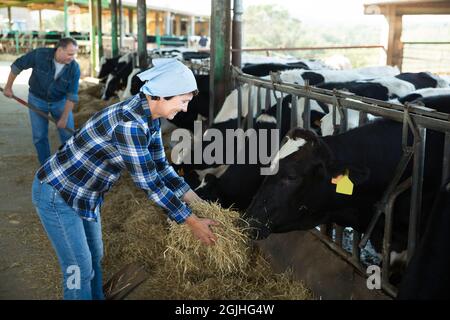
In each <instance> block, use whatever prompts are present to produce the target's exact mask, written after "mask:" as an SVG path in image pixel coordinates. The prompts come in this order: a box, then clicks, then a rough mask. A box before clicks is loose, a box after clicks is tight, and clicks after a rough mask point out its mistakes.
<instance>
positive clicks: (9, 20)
mask: <svg viewBox="0 0 450 320" xmlns="http://www.w3.org/2000/svg"><path fill="white" fill-rule="evenodd" d="M39 22H40V23H42V16H41V10H39ZM12 26H13V22H12V14H11V6H8V30H9V31H12ZM39 26H40V27H41V25H39ZM39 30H40V31H42V28H39Z"/></svg>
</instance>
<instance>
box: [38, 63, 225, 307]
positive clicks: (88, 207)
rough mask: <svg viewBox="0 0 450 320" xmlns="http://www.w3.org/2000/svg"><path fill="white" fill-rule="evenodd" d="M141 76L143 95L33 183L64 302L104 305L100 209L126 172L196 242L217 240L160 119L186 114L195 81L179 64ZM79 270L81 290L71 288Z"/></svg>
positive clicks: (88, 128)
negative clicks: (173, 161) (172, 158)
mask: <svg viewBox="0 0 450 320" xmlns="http://www.w3.org/2000/svg"><path fill="white" fill-rule="evenodd" d="M138 76H139V77H140V78H141V80H142V81H147V82H146V83H145V84H144V85H143V87H142V88H141V92H140V93H139V94H136V95H135V96H132V97H131V98H129V99H127V100H125V101H122V102H119V103H117V104H113V105H112V106H110V107H107V108H105V109H103V110H102V111H100V112H98V113H96V114H95V115H94V116H93V117H92V118H90V119H89V120H87V122H86V123H85V124H84V126H83V127H82V128H80V129H79V130H78V131H77V132H76V133H75V135H74V136H73V137H72V138H71V139H70V140H69V141H67V143H65V144H64V145H63V146H61V148H60V149H59V150H58V152H57V153H56V154H55V155H53V156H52V157H50V158H49V159H48V160H47V161H46V162H45V163H44V164H43V166H42V167H41V168H40V169H39V170H38V172H37V173H36V176H35V179H34V182H33V187H32V200H33V204H34V205H35V207H36V210H37V212H38V215H39V217H40V219H41V222H42V224H43V225H44V227H45V230H46V232H47V234H48V237H49V238H50V240H51V242H52V244H53V247H54V249H55V251H56V254H57V256H58V258H59V262H60V267H61V270H62V272H63V276H64V277H63V288H64V298H66V299H103V298H104V295H103V291H102V285H101V284H102V267H101V261H102V257H103V240H102V230H101V222H100V220H101V218H100V208H101V206H102V203H103V197H104V194H105V193H106V191H108V190H110V188H111V187H112V185H113V184H114V183H115V182H116V181H117V180H118V178H119V177H120V173H121V171H122V169H125V168H126V169H127V171H128V172H129V173H130V175H131V177H132V179H133V181H134V182H135V184H136V185H137V186H138V187H139V188H140V189H142V190H144V191H145V192H146V193H147V195H148V198H149V199H150V200H153V201H154V202H156V203H157V204H158V205H159V206H161V207H162V208H164V209H165V210H166V211H167V213H168V216H169V218H171V219H172V220H174V221H175V222H177V223H186V225H188V226H189V228H190V230H191V232H192V233H193V235H194V236H195V238H196V239H198V240H200V241H201V242H202V243H204V244H206V245H212V244H214V243H215V241H217V237H216V236H215V235H214V234H213V232H212V231H211V229H210V228H209V226H210V225H216V224H217V223H216V222H215V221H214V220H211V219H206V218H198V217H197V216H196V215H195V214H193V213H192V210H191V208H190V205H191V204H192V203H193V202H196V201H201V199H200V198H199V197H198V196H197V194H196V193H195V192H194V191H192V190H191V188H190V187H189V185H188V184H187V183H186V182H185V181H184V179H183V178H181V177H179V176H178V174H177V173H176V172H175V170H174V169H173V168H172V167H171V166H170V165H169V163H168V161H167V159H166V156H165V153H164V148H163V144H162V139H161V127H160V122H159V118H170V117H173V116H174V115H175V114H176V113H177V112H179V111H185V110H186V108H187V105H188V103H189V101H190V100H191V99H192V97H193V95H194V93H195V92H196V91H197V83H196V81H195V78H194V75H193V74H192V71H191V70H190V69H188V68H187V67H186V66H185V65H183V64H182V63H181V62H179V61H177V60H175V59H154V60H153V67H152V68H150V69H149V70H146V71H144V72H142V73H141V74H139V75H138ZM152 97H160V98H159V99H157V100H156V98H155V99H154V100H152ZM164 97H166V98H164ZM71 248H75V250H76V251H77V255H73V254H72V249H71ZM74 267H76V268H75V269H76V270H78V271H79V272H78V273H77V274H78V275H79V276H78V277H79V279H78V282H79V283H80V285H79V286H73V285H71V286H69V284H70V279H71V277H72V273H73V271H72V270H74Z"/></svg>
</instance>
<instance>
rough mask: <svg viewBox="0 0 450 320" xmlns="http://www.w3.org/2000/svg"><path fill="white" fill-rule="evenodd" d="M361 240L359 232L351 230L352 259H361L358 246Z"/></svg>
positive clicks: (358, 260)
mask: <svg viewBox="0 0 450 320" xmlns="http://www.w3.org/2000/svg"><path fill="white" fill-rule="evenodd" d="M360 241H361V233H360V232H358V231H356V230H353V241H352V258H353V260H355V261H357V262H360V261H361V249H360V248H359V245H358V244H359V242H360Z"/></svg>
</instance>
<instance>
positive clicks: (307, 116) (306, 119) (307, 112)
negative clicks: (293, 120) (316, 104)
mask: <svg viewBox="0 0 450 320" xmlns="http://www.w3.org/2000/svg"><path fill="white" fill-rule="evenodd" d="M303 128H305V129H306V130H311V103H310V100H309V98H305V109H304V110H303Z"/></svg>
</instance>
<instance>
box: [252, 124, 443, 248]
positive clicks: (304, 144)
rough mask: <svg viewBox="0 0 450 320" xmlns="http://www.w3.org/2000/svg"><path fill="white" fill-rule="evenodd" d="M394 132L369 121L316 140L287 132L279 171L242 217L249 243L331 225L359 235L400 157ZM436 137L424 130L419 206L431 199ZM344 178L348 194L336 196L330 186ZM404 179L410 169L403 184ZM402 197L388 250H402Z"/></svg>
mask: <svg viewBox="0 0 450 320" xmlns="http://www.w3.org/2000/svg"><path fill="white" fill-rule="evenodd" d="M401 136H402V125H401V124H400V123H397V122H394V121H389V120H377V121H375V122H373V123H369V124H367V125H365V126H362V127H359V128H356V129H353V130H350V131H348V132H345V133H343V134H339V135H335V136H327V137H322V138H321V137H318V136H316V134H314V133H313V132H311V131H307V130H303V129H299V128H297V129H293V130H292V131H290V132H289V133H288V136H287V142H286V143H285V144H284V145H283V146H282V147H281V149H280V151H279V154H280V156H279V157H278V159H279V162H278V165H279V171H278V173H277V174H275V175H272V176H268V177H267V178H266V179H265V181H264V182H263V184H262V186H261V188H260V189H259V190H258V192H257V194H256V196H255V198H254V199H253V201H252V203H251V205H250V207H249V208H248V210H247V212H246V217H247V219H249V221H250V223H251V225H252V226H253V227H254V228H255V230H256V233H255V237H257V238H264V237H267V236H268V235H269V234H270V233H280V232H287V231H292V230H307V229H311V228H314V227H315V226H317V225H319V224H322V223H337V224H339V225H341V226H349V227H352V228H353V229H355V230H358V231H360V232H365V231H366V228H367V226H368V224H369V222H370V220H371V218H372V214H373V208H374V204H375V203H376V202H377V201H379V200H380V198H381V196H382V194H383V192H384V191H385V190H386V188H387V186H388V184H389V183H390V181H391V180H392V178H393V177H394V174H395V170H396V166H397V164H398V162H399V160H400V158H401V152H402V142H401ZM442 149H443V134H441V133H438V132H433V131H431V130H430V131H429V132H428V135H427V143H426V159H425V172H424V188H423V191H424V197H423V203H424V207H426V206H427V205H429V202H430V201H431V200H432V199H433V196H434V194H435V190H436V188H437V186H438V185H439V183H440V179H441V168H442V154H443V151H442ZM346 174H347V175H348V177H349V179H350V180H351V181H352V182H353V184H354V191H353V194H352V195H346V194H340V193H337V192H336V186H335V185H334V184H332V179H333V178H337V177H340V178H342V176H345V175H346ZM410 175H411V165H410V166H409V167H408V169H407V171H406V173H405V175H404V178H405V177H407V176H410ZM409 202H410V196H409V191H408V192H405V193H403V194H402V195H401V196H400V197H399V198H398V200H397V202H396V207H395V209H394V210H395V212H396V214H395V216H394V224H393V225H394V233H393V247H392V249H393V250H395V251H397V252H401V251H402V250H403V249H404V248H405V246H406V242H405V241H406V238H405V233H402V232H398V231H402V230H403V231H405V230H408V227H407V226H408V218H409ZM382 228H383V224H382V220H380V221H379V223H378V225H377V227H376V230H375V232H374V233H373V234H372V238H371V240H372V242H373V244H374V246H375V248H376V249H377V250H380V248H381V239H382V232H381V231H380V230H383V229H382Z"/></svg>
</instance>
